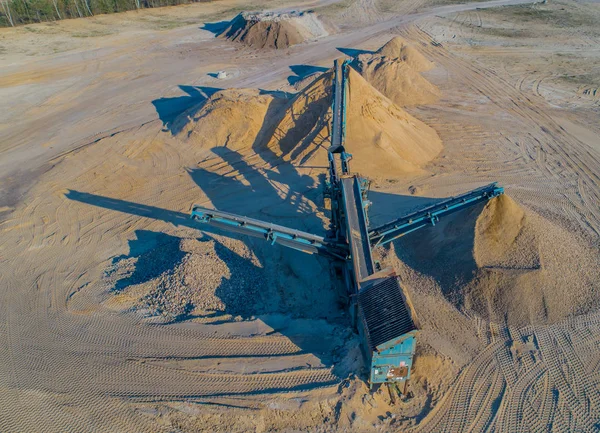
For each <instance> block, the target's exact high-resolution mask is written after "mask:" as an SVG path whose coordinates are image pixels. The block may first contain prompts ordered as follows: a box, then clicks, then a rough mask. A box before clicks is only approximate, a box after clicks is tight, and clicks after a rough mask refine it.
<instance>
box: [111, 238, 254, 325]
mask: <svg viewBox="0 0 600 433" xmlns="http://www.w3.org/2000/svg"><path fill="white" fill-rule="evenodd" d="M165 256H168V259H169V260H171V261H172V263H168V264H164V263H163V264H161V263H157V262H156V259H157V258H161V257H162V258H163V260H164V257H165ZM134 262H135V263H134ZM120 266H121V267H122V268H123V269H121V270H120V272H119V274H120V277H121V279H122V278H123V277H128V276H129V278H127V279H126V281H127V286H126V287H125V288H124V291H126V292H128V293H129V295H130V296H131V295H133V298H134V302H133V303H132V306H131V309H132V310H136V311H138V312H139V313H141V314H143V315H144V316H146V317H156V318H159V319H160V320H161V321H163V322H170V321H174V320H177V319H179V318H181V317H184V316H186V315H187V314H190V313H198V314H206V313H207V312H225V313H228V314H232V315H246V314H252V313H253V312H254V311H251V309H252V306H253V305H255V304H256V303H257V302H260V300H261V299H262V298H261V296H262V295H261V287H262V286H263V285H264V284H266V283H265V275H264V272H262V266H261V264H260V263H259V261H258V260H257V258H256V256H255V255H254V254H253V253H252V252H251V251H250V250H249V249H248V248H247V247H245V246H244V245H243V244H241V243H239V242H235V241H233V240H228V239H222V240H219V241H215V240H214V239H209V240H197V239H180V240H178V239H176V240H175V241H173V242H170V243H168V244H164V245H160V246H159V247H158V248H156V249H152V250H150V251H149V252H147V253H145V254H143V255H141V256H140V257H139V258H137V259H131V258H130V259H125V260H123V263H122V264H121V265H120ZM157 269H158V270H160V271H161V272H159V273H157V272H156V270H157ZM128 274H130V275H128ZM131 277H133V278H131ZM121 296H122V295H121Z"/></svg>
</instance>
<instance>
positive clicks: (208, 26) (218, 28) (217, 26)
mask: <svg viewBox="0 0 600 433" xmlns="http://www.w3.org/2000/svg"><path fill="white" fill-rule="evenodd" d="M230 24H231V21H217V22H214V23H204V24H203V25H202V27H200V30H206V31H209V32H211V33H212V34H214V35H215V36H219V35H220V34H221V33H223V32H224V31H225V30H227V27H229V25H230Z"/></svg>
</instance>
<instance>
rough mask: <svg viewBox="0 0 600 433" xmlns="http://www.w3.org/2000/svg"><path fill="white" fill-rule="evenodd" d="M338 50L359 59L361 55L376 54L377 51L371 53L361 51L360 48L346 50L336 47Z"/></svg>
mask: <svg viewBox="0 0 600 433" xmlns="http://www.w3.org/2000/svg"><path fill="white" fill-rule="evenodd" d="M336 50H338V51H339V52H340V53H342V54H345V55H347V56H348V57H353V58H355V57H358V56H360V55H361V54H374V53H375V51H369V50H361V49H358V48H344V47H336Z"/></svg>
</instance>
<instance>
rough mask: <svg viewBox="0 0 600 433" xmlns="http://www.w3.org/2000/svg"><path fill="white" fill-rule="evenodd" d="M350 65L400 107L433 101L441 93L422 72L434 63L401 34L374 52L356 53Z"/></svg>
mask: <svg viewBox="0 0 600 433" xmlns="http://www.w3.org/2000/svg"><path fill="white" fill-rule="evenodd" d="M353 65H354V66H355V68H356V69H357V70H358V71H359V72H360V74H361V75H362V76H363V77H364V78H365V79H366V80H367V81H368V82H369V83H370V84H371V85H372V86H373V87H375V88H376V89H377V90H379V91H380V92H381V93H383V94H384V95H385V96H387V97H388V98H390V99H391V100H392V101H394V102H395V103H396V104H397V105H399V106H401V107H404V106H410V105H419V104H428V103H432V102H434V101H436V100H437V99H438V98H439V96H440V91H439V89H438V88H437V87H436V86H434V85H433V84H431V83H430V82H429V81H427V80H426V79H425V78H423V76H422V75H421V72H424V71H427V70H429V69H431V68H433V63H432V62H430V61H429V60H427V59H426V58H425V57H424V56H423V55H422V54H421V53H419V51H418V50H417V49H416V48H414V47H413V46H411V45H409V44H407V43H406V41H404V40H403V39H402V38H400V37H395V38H394V39H392V40H390V41H389V42H388V43H387V44H385V45H384V46H383V47H381V48H380V49H379V50H378V51H377V52H375V53H373V54H361V55H359V56H358V57H357V59H356V60H355V61H354V62H353Z"/></svg>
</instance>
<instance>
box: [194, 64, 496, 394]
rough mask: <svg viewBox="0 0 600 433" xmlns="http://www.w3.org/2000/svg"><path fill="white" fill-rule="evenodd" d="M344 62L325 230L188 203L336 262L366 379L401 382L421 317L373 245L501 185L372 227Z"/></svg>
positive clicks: (205, 218) (234, 226)
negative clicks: (355, 153) (351, 133)
mask: <svg viewBox="0 0 600 433" xmlns="http://www.w3.org/2000/svg"><path fill="white" fill-rule="evenodd" d="M348 67H349V66H348V62H347V61H346V62H341V61H340V60H336V61H335V65H334V74H335V76H334V84H333V91H334V97H333V107H332V109H333V110H332V111H333V114H332V119H331V145H330V147H329V149H328V152H327V154H328V161H329V175H328V179H327V182H326V184H325V194H324V195H325V197H326V198H328V199H329V200H330V205H331V216H330V218H331V224H330V230H329V232H328V233H327V234H326V235H325V236H319V235H315V234H312V233H307V232H303V231H300V230H294V229H290V228H287V227H284V226H281V225H277V224H271V223H267V222H264V221H260V220H256V219H252V218H247V217H244V216H239V215H234V214H231V213H228V212H222V211H218V210H214V209H207V208H203V207H200V206H197V205H194V206H193V207H192V218H194V219H195V220H197V221H198V222H201V223H205V224H209V225H211V226H215V227H219V228H223V229H227V230H231V231H234V232H237V233H242V234H245V235H251V236H256V237H260V238H264V239H265V240H267V241H268V242H270V243H271V244H280V245H283V246H286V247H289V248H294V249H296V250H299V251H303V252H306V253H310V254H319V255H322V256H325V257H328V258H330V259H332V260H334V261H336V262H338V263H341V264H342V265H343V266H342V267H343V270H344V271H343V282H344V284H345V286H346V288H347V291H348V295H349V299H350V302H349V303H350V306H349V308H350V314H351V317H352V320H353V324H354V326H355V327H356V329H357V331H358V333H359V335H360V337H361V341H362V349H363V352H364V355H365V358H366V359H367V361H368V363H369V366H370V373H369V382H370V384H371V385H374V384H379V383H395V384H396V385H398V386H399V389H401V390H402V389H404V388H405V385H406V382H407V381H408V379H409V378H410V372H411V367H412V362H413V355H414V353H415V345H416V332H417V329H418V322H417V319H416V317H415V313H414V311H413V308H412V304H411V302H410V299H409V298H408V296H407V294H406V292H405V291H404V290H403V288H402V286H401V284H400V279H399V277H398V276H397V275H396V273H395V272H394V270H393V269H391V268H386V269H380V267H379V264H377V263H375V261H374V260H373V248H375V247H377V246H382V245H385V244H388V243H390V242H392V241H393V240H395V239H398V238H399V237H401V236H404V235H406V234H409V233H411V232H414V231H415V230H418V229H420V228H423V227H426V226H434V225H435V224H436V222H438V221H439V219H440V218H441V217H443V216H446V215H449V214H451V213H454V212H457V211H459V210H461V209H464V208H466V207H469V206H472V205H475V204H477V203H481V202H485V201H488V200H490V199H492V198H494V197H496V196H498V195H500V194H502V193H503V192H504V190H503V188H501V187H498V186H497V185H496V184H495V183H492V184H490V185H487V186H484V187H482V188H478V189H476V190H473V191H470V192H468V193H466V194H463V195H460V196H457V197H452V198H449V199H447V200H444V201H442V202H438V203H436V204H434V205H432V206H428V207H425V208H423V209H420V210H417V211H415V212H412V213H410V214H408V215H405V216H402V217H400V218H398V219H396V220H394V221H392V222H390V223H388V224H384V225H382V226H380V227H375V228H370V227H369V222H368V217H367V210H368V206H369V204H370V203H369V201H368V200H367V192H368V188H369V181H368V180H367V179H365V178H363V177H361V176H360V175H359V174H356V173H352V172H351V171H350V166H349V163H350V159H351V157H352V155H350V154H349V153H347V152H346V149H345V147H344V142H345V129H346V128H345V125H346V97H347V96H346V93H347V82H346V76H347V73H346V71H347V68H348Z"/></svg>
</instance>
